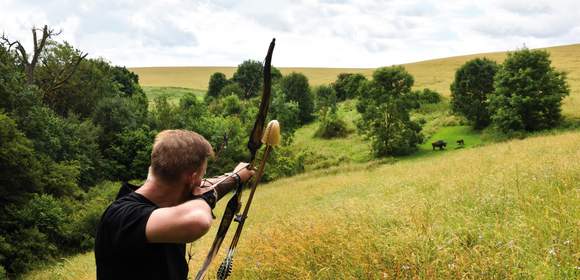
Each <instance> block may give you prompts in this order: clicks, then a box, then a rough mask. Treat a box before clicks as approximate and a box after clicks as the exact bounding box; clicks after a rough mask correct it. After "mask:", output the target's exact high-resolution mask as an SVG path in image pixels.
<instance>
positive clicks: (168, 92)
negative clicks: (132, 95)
mask: <svg viewBox="0 0 580 280" xmlns="http://www.w3.org/2000/svg"><path fill="white" fill-rule="evenodd" d="M143 90H144V91H145V94H147V98H148V99H149V102H153V100H155V98H157V97H159V96H165V97H166V98H167V101H169V102H170V103H174V104H177V103H178V102H179V99H180V98H181V97H182V96H184V95H186V94H188V93H193V94H195V96H197V97H198V98H203V96H204V95H205V91H204V90H196V89H190V88H180V87H154V86H144V87H143Z"/></svg>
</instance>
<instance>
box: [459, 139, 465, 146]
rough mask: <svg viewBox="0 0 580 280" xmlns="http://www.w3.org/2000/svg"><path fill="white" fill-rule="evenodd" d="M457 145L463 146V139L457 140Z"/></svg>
mask: <svg viewBox="0 0 580 280" xmlns="http://www.w3.org/2000/svg"><path fill="white" fill-rule="evenodd" d="M457 145H459V146H463V145H465V141H463V139H459V140H457Z"/></svg>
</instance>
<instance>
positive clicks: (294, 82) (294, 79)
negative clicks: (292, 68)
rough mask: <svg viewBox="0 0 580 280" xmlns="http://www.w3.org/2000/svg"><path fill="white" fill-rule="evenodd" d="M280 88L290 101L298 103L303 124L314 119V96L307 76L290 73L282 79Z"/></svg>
mask: <svg viewBox="0 0 580 280" xmlns="http://www.w3.org/2000/svg"><path fill="white" fill-rule="evenodd" d="M280 88H281V90H282V91H283V92H284V94H285V95H286V97H287V98H288V100H289V101H295V102H296V103H298V108H299V109H300V114H299V119H300V123H301V124H305V123H308V122H310V121H312V120H313V119H314V116H313V113H314V96H313V94H312V91H311V90H310V86H309V84H308V78H306V76H304V75H303V74H300V73H290V74H289V75H287V76H284V77H283V78H282V80H281V82H280Z"/></svg>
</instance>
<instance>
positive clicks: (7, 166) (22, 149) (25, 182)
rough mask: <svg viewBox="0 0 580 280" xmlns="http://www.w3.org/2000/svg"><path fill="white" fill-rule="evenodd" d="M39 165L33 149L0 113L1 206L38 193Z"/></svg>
mask: <svg viewBox="0 0 580 280" xmlns="http://www.w3.org/2000/svg"><path fill="white" fill-rule="evenodd" d="M41 175H42V174H41V164H40V161H39V160H38V158H37V157H36V156H35V155H34V146H33V145H32V142H31V141H30V140H28V139H27V138H26V137H25V136H24V134H23V133H22V132H20V131H19V130H18V128H17V127H16V122H15V121H14V120H12V119H11V118H10V117H8V116H6V115H5V114H2V113H0V201H1V202H2V203H1V204H2V205H5V204H6V203H9V202H14V201H19V200H21V199H22V198H23V197H24V196H25V195H26V194H27V193H29V192H35V191H39V188H40V178H41Z"/></svg>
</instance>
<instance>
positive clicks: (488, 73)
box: [451, 58, 498, 129]
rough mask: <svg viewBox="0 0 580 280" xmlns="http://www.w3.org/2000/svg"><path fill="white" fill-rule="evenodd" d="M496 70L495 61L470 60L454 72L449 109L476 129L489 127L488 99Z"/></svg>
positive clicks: (485, 59) (484, 59) (492, 87)
mask: <svg viewBox="0 0 580 280" xmlns="http://www.w3.org/2000/svg"><path fill="white" fill-rule="evenodd" d="M497 70H498V65H497V63H495V61H492V60H489V59H487V58H476V59H472V60H470V61H468V62H466V63H465V64H463V65H462V66H461V67H460V68H459V69H457V72H455V80H454V81H453V83H452V84H451V108H452V110H453V111H454V112H455V113H457V114H460V115H463V116H464V117H465V118H466V119H467V120H469V121H470V122H471V123H472V124H473V126H474V127H475V128H477V129H481V128H484V127H486V126H487V125H489V122H490V116H489V111H488V110H487V103H488V97H489V95H490V94H491V93H493V91H494V86H493V79H494V76H495V74H496V72H497Z"/></svg>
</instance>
